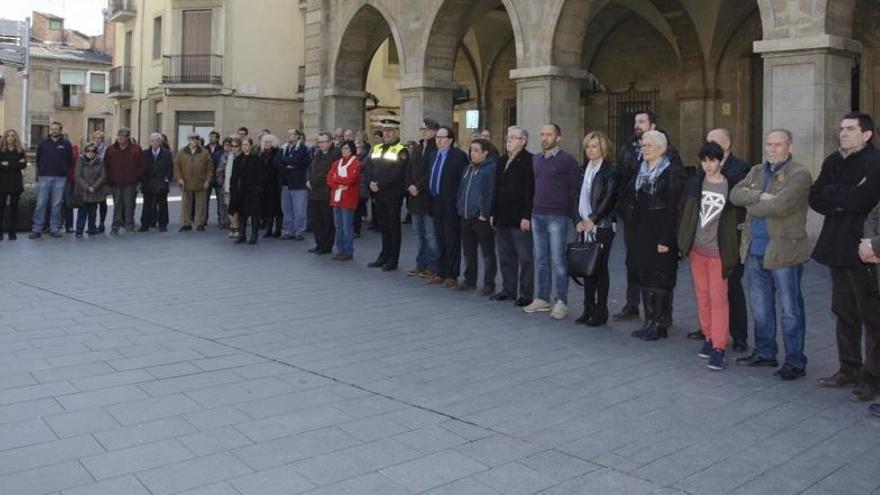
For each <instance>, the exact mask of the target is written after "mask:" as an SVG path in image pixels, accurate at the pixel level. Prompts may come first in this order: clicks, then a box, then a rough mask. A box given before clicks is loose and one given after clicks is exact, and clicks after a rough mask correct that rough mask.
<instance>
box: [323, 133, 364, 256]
mask: <svg viewBox="0 0 880 495" xmlns="http://www.w3.org/2000/svg"><path fill="white" fill-rule="evenodd" d="M360 176H361V162H360V160H358V157H357V151H356V148H355V144H354V141H346V142H344V143H342V158H340V159H339V160H336V161H335V162H333V166H332V167H330V172H328V173H327V185H328V186H329V188H330V206H331V207H332V208H333V223H334V224H336V255H335V256H333V259H334V260H337V261H348V260H350V259H352V255H353V254H354V212H355V210H356V209H357V206H358V198H359V186H360Z"/></svg>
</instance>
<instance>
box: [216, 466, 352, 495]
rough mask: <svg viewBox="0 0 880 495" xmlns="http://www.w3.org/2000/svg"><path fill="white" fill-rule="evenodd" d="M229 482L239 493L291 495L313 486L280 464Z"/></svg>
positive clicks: (294, 471) (290, 467)
mask: <svg viewBox="0 0 880 495" xmlns="http://www.w3.org/2000/svg"><path fill="white" fill-rule="evenodd" d="M229 484H230V485H232V486H234V487H235V489H236V490H238V492H240V493H241V495H292V494H294V493H302V492H305V491H308V490H310V489H312V488H314V487H315V485H313V484H312V483H310V482H309V480H307V479H305V478H303V477H302V476H301V475H300V474H299V473H298V472H297V471H296V469H294V468H293V466H280V467H277V468H272V469H266V470H265V471H259V472H256V473H252V474H246V475H244V476H239V477H238V478H233V479H231V480H229ZM364 493H366V492H364Z"/></svg>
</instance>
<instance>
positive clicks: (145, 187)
mask: <svg viewBox="0 0 880 495" xmlns="http://www.w3.org/2000/svg"><path fill="white" fill-rule="evenodd" d="M144 166H145V168H144V175H143V176H142V177H141V191H142V192H143V193H144V194H167V193H168V183H169V182H171V181H172V180H173V179H174V158H173V157H172V156H171V152H170V151H168V150H166V149H162V148H160V149H159V156H158V157H156V158H155V159H154V158H153V149H152V148H147V149H146V150H144Z"/></svg>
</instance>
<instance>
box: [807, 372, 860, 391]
mask: <svg viewBox="0 0 880 495" xmlns="http://www.w3.org/2000/svg"><path fill="white" fill-rule="evenodd" d="M816 383H818V384H819V386H821V387H829V388H843V387H847V386H849V385H856V384H857V383H859V379H858V378H856V377H854V376H849V375H845V374H843V373H841V372H839V371H838V372H837V373H835V374H833V375H831V376H826V377H824V378H819V379H818V380H816Z"/></svg>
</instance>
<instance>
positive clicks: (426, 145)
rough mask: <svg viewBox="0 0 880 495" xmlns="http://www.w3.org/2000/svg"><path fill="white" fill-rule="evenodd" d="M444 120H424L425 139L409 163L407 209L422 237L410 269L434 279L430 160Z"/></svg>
mask: <svg viewBox="0 0 880 495" xmlns="http://www.w3.org/2000/svg"><path fill="white" fill-rule="evenodd" d="M439 128H440V124H438V123H437V121H436V120H434V119H425V120H424V121H422V128H421V131H422V140H421V141H420V142H419V146H418V148H416V152H415V153H414V154H413V156H411V157H410V160H409V164H408V166H407V167H406V172H405V177H404V183H405V184H406V193H407V194H406V209H407V211H408V212H409V214H410V215H411V216H412V224H413V230H414V231H415V232H416V238H417V240H418V251H417V254H416V266H415V268H412V269H410V270H407V271H406V274H407V275H409V276H413V277H423V278H426V279H429V280H430V279H431V277H433V276H434V275H435V274H436V273H437V270H438V267H437V260H438V256H439V253H438V249H437V235H436V233H435V232H434V221H433V220H432V219H431V198H430V197H429V196H428V167H430V165H431V164H430V162H429V161H428V160H429V159H430V158H431V157H433V156H434V154H435V153H436V151H437V141H436V140H435V139H434V136H435V135H436V134H437V129H439Z"/></svg>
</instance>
